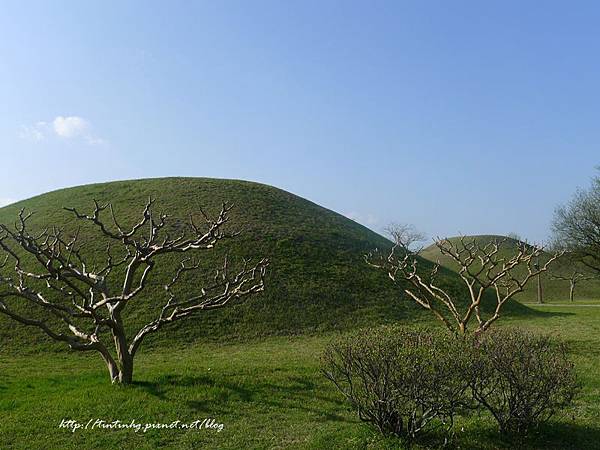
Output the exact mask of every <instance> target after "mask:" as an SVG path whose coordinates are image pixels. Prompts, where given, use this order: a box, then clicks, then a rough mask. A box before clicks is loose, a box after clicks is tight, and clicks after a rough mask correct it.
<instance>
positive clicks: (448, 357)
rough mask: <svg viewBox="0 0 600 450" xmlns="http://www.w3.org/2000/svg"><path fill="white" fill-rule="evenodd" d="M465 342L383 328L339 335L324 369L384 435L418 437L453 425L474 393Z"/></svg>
mask: <svg viewBox="0 0 600 450" xmlns="http://www.w3.org/2000/svg"><path fill="white" fill-rule="evenodd" d="M463 350H464V341H462V340H459V339H456V338H454V337H453V336H451V335H449V334H448V333H443V334H442V333H439V332H434V331H424V330H420V331H414V330H405V329H402V328H399V327H394V326H391V327H382V328H377V329H370V330H361V331H358V332H355V333H354V334H351V335H347V336H344V337H340V338H338V339H337V340H336V341H334V342H333V343H331V344H330V345H329V346H328V348H327V349H326V350H325V352H324V354H323V356H322V371H323V373H324V375H325V376H326V377H327V378H328V379H329V380H331V381H332V382H333V383H334V384H335V386H336V387H337V388H338V389H339V390H340V391H341V393H342V394H343V395H344V396H345V397H346V399H347V400H348V401H349V402H350V404H351V405H352V407H353V408H354V409H356V410H357V412H358V415H359V417H360V419H361V420H363V421H366V422H369V423H371V424H373V425H374V426H376V427H377V429H378V430H379V431H381V432H382V433H384V434H393V435H396V436H400V437H404V438H408V439H413V438H415V437H416V436H417V435H418V434H419V433H422V432H423V431H424V430H427V429H433V428H436V427H440V426H441V427H443V428H444V429H446V430H449V429H450V427H451V426H452V424H453V419H454V416H455V415H456V413H457V411H458V409H459V408H460V407H461V406H462V405H464V404H465V403H466V402H467V401H468V400H469V396H468V394H467V390H468V388H469V385H470V383H469V381H470V380H469V378H468V375H469V374H470V373H472V372H470V371H469V369H470V362H469V361H468V358H469V356H468V352H464V351H463Z"/></svg>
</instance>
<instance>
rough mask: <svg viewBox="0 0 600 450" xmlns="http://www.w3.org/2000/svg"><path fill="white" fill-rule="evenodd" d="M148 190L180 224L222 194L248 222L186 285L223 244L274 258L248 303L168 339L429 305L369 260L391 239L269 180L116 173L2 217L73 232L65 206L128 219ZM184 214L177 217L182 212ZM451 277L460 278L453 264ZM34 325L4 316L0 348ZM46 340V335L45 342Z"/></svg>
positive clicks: (381, 318) (334, 323)
mask: <svg viewBox="0 0 600 450" xmlns="http://www.w3.org/2000/svg"><path fill="white" fill-rule="evenodd" d="M149 196H152V197H153V198H155V199H156V202H157V203H156V210H157V211H158V212H160V211H162V212H165V213H168V214H169V215H170V216H171V217H172V218H173V221H174V226H175V227H177V226H182V224H183V221H185V220H187V219H186V218H187V217H188V216H189V214H190V213H193V212H197V211H199V209H200V208H203V209H204V210H205V211H207V212H208V213H209V214H216V213H217V212H218V210H219V208H220V206H221V203H222V202H223V201H229V202H233V203H234V204H235V205H236V206H235V208H234V210H233V211H232V212H231V221H230V223H231V226H232V227H233V228H234V229H241V230H243V232H242V234H241V235H240V236H238V237H236V238H235V239H234V240H229V241H222V242H221V243H220V245H218V246H217V248H216V249H214V250H211V251H205V252H200V253H197V255H198V256H199V257H200V258H201V259H202V261H203V264H204V266H203V267H204V268H205V269H206V272H205V273H204V274H200V275H198V277H196V278H193V279H190V280H188V281H187V282H186V284H185V285H183V286H182V289H183V290H184V291H186V293H190V294H191V293H194V292H198V291H199V290H200V288H201V287H202V285H203V284H204V283H205V282H206V280H207V279H208V276H209V273H208V271H209V270H210V269H211V268H214V267H217V265H218V264H219V263H221V261H222V258H223V256H224V254H225V252H228V253H229V254H230V255H231V260H232V261H236V260H237V261H239V260H240V259H241V258H242V257H250V258H255V259H257V258H260V257H268V258H269V259H270V260H271V265H270V268H269V273H268V277H267V288H266V292H265V293H264V294H261V295H260V296H259V297H255V298H253V299H251V300H249V301H248V302H246V303H243V304H239V305H234V306H232V307H227V308H224V309H220V310H213V311H210V312H204V313H201V314H200V315H199V316H198V317H197V319H195V320H184V321H181V322H177V323H175V324H173V325H171V326H170V329H165V330H163V331H161V332H160V333H157V334H156V335H154V336H153V337H152V338H151V339H149V340H148V341H147V342H146V343H145V346H147V345H149V344H153V345H158V346H163V345H166V344H169V345H171V344H172V342H173V340H176V342H183V343H189V342H193V341H194V340H196V339H200V338H201V339H206V338H210V339H213V340H224V339H237V338H244V339H245V338H248V337H252V336H259V335H269V334H295V333H306V332H319V331H323V330H333V329H348V328H352V327H356V326H368V325H374V324H380V323H390V322H396V321H398V320H404V319H410V320H415V319H418V318H420V317H424V316H426V314H425V313H424V312H423V311H422V310H421V309H420V308H419V307H417V306H416V305H414V304H413V303H412V302H411V301H409V300H407V299H404V298H402V296H401V294H400V290H399V289H398V288H397V287H395V286H393V285H392V283H391V282H390V281H389V279H388V278H387V277H386V276H385V274H384V273H382V272H380V271H377V270H374V269H372V268H370V267H368V266H367V265H366V264H365V262H364V260H363V255H364V253H365V252H367V251H369V250H372V249H373V248H376V247H377V248H382V249H383V248H389V246H390V245H391V244H390V242H389V241H388V240H386V239H385V238H383V237H382V236H380V235H378V234H376V233H374V232H373V231H371V230H369V229H367V228H365V227H363V226H362V225H359V224H357V223H356V222H353V221H351V220H349V219H347V218H346V217H344V216H342V215H340V214H337V213H335V212H333V211H330V210H328V209H325V208H323V207H320V206H318V205H316V204H314V203H312V202H310V201H307V200H305V199H303V198H300V197H298V196H296V195H293V194H290V193H288V192H285V191H282V190H280V189H277V188H274V187H271V186H266V185H263V184H258V183H252V182H246V181H236V180H220V179H208V178H161V179H145V180H134V181H119V182H111V183H103V184H93V185H87V186H80V187H74V188H69V189H62V190H58V191H54V192H50V193H47V194H43V195H40V196H37V197H34V198H31V199H29V200H25V201H22V202H19V203H17V204H14V205H10V206H7V207H4V208H1V209H0V223H6V224H10V223H12V222H14V220H15V217H16V215H17V213H18V211H19V209H20V208H25V209H26V210H28V211H34V212H35V214H34V215H33V216H32V219H31V227H32V228H33V229H41V228H43V227H46V226H52V225H55V226H59V227H63V228H64V229H65V232H69V231H70V232H74V231H75V229H76V228H77V227H78V226H79V225H80V224H79V222H77V221H75V220H73V216H72V215H71V214H70V213H69V212H67V211H65V210H63V207H65V206H69V207H75V208H77V209H78V210H79V211H83V212H86V213H87V212H91V210H92V209H93V200H94V199H96V200H98V201H99V202H101V203H102V202H108V201H110V202H112V204H113V206H114V208H115V213H116V216H117V217H118V218H119V220H120V222H121V223H122V225H132V224H134V223H135V222H136V221H137V220H139V217H140V214H141V211H142V209H143V206H144V203H145V201H146V200H147V199H148V197H149ZM176 218H179V219H181V220H180V221H176V220H175V219H176ZM79 235H80V237H81V241H83V242H85V252H86V253H87V255H89V257H90V259H91V260H92V261H94V260H95V261H98V262H99V261H100V259H99V258H100V257H103V255H104V253H103V251H104V248H105V246H106V242H105V241H104V240H103V239H99V238H98V237H99V236H98V233H97V232H96V230H94V229H93V228H92V227H90V226H87V225H85V224H84V226H83V227H82V228H81V230H80V231H79ZM178 261H179V258H172V259H165V260H164V261H162V262H161V263H160V264H158V265H157V267H156V269H155V271H154V272H153V277H152V278H151V280H150V283H149V285H148V287H147V289H146V291H145V293H144V295H143V296H141V297H137V298H136V300H135V302H137V305H135V304H130V305H129V306H128V309H127V310H126V312H125V319H126V322H125V323H126V324H128V325H129V326H130V329H129V330H128V331H129V333H133V332H134V331H136V330H137V329H139V327H140V326H141V325H143V324H144V323H147V322H148V321H149V320H151V319H153V318H155V317H157V315H158V312H159V308H160V306H162V304H164V301H165V297H164V295H165V293H164V289H163V288H162V287H163V286H164V284H165V283H166V282H167V281H168V280H169V279H170V277H172V276H173V274H174V272H175V270H176V267H177V263H178ZM446 279H447V283H449V284H455V285H456V286H457V289H458V288H459V287H458V286H459V283H458V281H457V278H456V276H455V275H454V274H452V273H450V272H448V274H446ZM47 342H48V340H47V339H46V338H45V336H44V335H43V334H42V333H41V332H40V331H38V330H37V329H35V328H25V327H23V326H22V325H19V324H16V323H14V322H12V321H10V320H8V319H7V318H5V317H4V316H0V348H11V347H12V348H16V347H19V348H27V347H30V346H31V345H32V343H33V344H36V343H37V344H40V343H47ZM44 345H46V344H44Z"/></svg>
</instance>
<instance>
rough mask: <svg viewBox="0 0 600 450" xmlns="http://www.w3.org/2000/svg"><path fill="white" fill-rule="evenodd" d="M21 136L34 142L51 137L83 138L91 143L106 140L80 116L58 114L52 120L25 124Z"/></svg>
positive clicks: (100, 142)
mask: <svg viewBox="0 0 600 450" xmlns="http://www.w3.org/2000/svg"><path fill="white" fill-rule="evenodd" d="M19 136H20V137H21V138H23V139H27V140H30V141H34V142H40V141H43V140H45V139H46V138H49V137H58V138H60V139H66V140H76V139H79V140H83V141H84V142H86V143H88V144H90V145H98V144H104V143H105V142H106V141H105V140H104V139H102V138H100V137H98V136H96V135H95V134H93V132H92V125H91V123H90V122H89V121H88V120H87V119H84V118H83V117H79V116H56V117H55V118H54V119H53V120H52V121H51V122H44V121H40V122H37V123H36V124H35V125H23V126H22V127H21V132H20V133H19Z"/></svg>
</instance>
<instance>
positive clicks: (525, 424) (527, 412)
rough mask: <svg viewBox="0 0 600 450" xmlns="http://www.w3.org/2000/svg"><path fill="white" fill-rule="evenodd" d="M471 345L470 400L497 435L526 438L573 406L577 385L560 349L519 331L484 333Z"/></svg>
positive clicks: (548, 340) (500, 330)
mask: <svg viewBox="0 0 600 450" xmlns="http://www.w3.org/2000/svg"><path fill="white" fill-rule="evenodd" d="M473 343H474V345H473V347H472V350H474V351H473V352H472V355H473V356H472V357H471V358H470V359H471V360H472V363H471V370H472V375H471V376H470V379H471V391H472V395H473V398H474V399H475V400H476V401H477V402H478V403H479V404H480V405H481V406H482V407H484V408H485V409H487V410H488V411H489V412H490V413H491V414H492V415H493V416H494V418H495V419H496V421H497V422H498V425H499V428H500V432H501V433H503V434H504V433H506V434H516V435H521V436H523V435H526V434H527V433H528V432H529V431H530V430H531V429H532V428H533V427H536V426H538V425H540V424H541V423H543V422H545V421H547V420H548V419H550V418H551V417H552V416H553V415H555V414H556V413H557V412H559V411H560V410H562V409H564V408H566V407H568V406H569V405H570V404H571V403H572V401H573V397H574V395H575V393H576V391H577V380H576V374H575V369H574V366H573V363H572V362H571V361H570V360H569V358H568V356H567V349H566V347H565V345H564V344H561V343H558V342H554V341H553V340H552V339H551V338H550V337H548V336H541V335H536V334H534V333H531V332H528V331H524V330H519V329H497V330H489V331H487V332H485V333H483V334H482V335H480V336H477V337H475V338H473Z"/></svg>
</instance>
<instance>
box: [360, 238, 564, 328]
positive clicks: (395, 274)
mask: <svg viewBox="0 0 600 450" xmlns="http://www.w3.org/2000/svg"><path fill="white" fill-rule="evenodd" d="M505 243H506V239H495V240H493V241H490V242H488V243H486V244H480V243H479V242H478V241H477V240H476V239H469V238H466V237H464V236H461V237H460V238H458V239H456V240H451V239H439V238H438V239H437V240H436V241H435V245H436V246H437V247H438V249H439V250H440V252H441V253H442V255H445V256H447V257H449V258H450V259H451V260H452V261H454V262H455V263H456V264H457V265H458V270H457V273H458V276H459V277H460V279H461V280H462V281H463V282H464V284H465V285H466V287H467V290H468V293H469V301H468V302H467V304H466V305H464V306H463V305H461V302H460V300H461V299H460V298H457V297H458V296H457V295H456V294H454V293H453V292H452V291H451V290H450V289H447V288H446V289H445V288H444V287H442V284H441V283H439V282H438V273H439V271H440V263H439V262H438V263H437V264H434V265H433V268H432V269H431V270H430V271H428V273H425V274H423V273H422V272H420V271H419V270H418V269H420V266H421V265H423V260H421V259H420V258H419V257H418V256H416V255H415V254H412V253H410V252H402V250H400V251H398V250H399V246H398V245H396V246H394V247H393V248H392V250H391V251H390V253H389V255H388V256H387V257H385V256H382V255H379V254H377V252H375V253H370V254H368V255H366V261H367V263H368V264H369V265H371V266H373V267H376V268H378V269H382V270H385V271H386V272H387V273H388V276H389V277H390V279H391V280H392V281H394V282H398V283H400V284H401V286H402V288H403V290H404V292H405V293H406V294H407V295H408V296H409V297H410V298H411V299H412V300H414V301H415V302H416V303H417V304H419V305H421V306H422V307H423V308H425V309H427V310H429V311H431V312H432V313H433V314H434V316H435V317H436V318H437V319H439V320H440V321H442V322H443V323H444V325H445V326H446V327H447V328H448V329H449V330H450V331H452V332H455V333H458V334H464V333H466V332H467V328H468V325H469V322H470V321H471V319H472V318H473V317H475V319H476V321H477V327H476V329H475V330H474V331H475V332H481V331H485V330H486V329H488V328H489V327H490V325H491V324H492V323H493V322H495V321H496V320H497V319H498V318H499V317H500V312H501V309H502V307H503V306H504V305H505V304H506V302H507V301H508V300H510V299H511V298H512V297H513V296H514V295H515V294H517V293H518V292H521V291H523V289H524V288H525V285H526V284H527V282H528V281H529V280H530V279H531V278H533V277H535V276H536V275H538V274H540V273H541V272H545V271H546V270H548V267H549V266H550V264H551V263H552V262H554V261H555V260H556V259H557V258H558V257H559V256H560V253H555V254H553V255H551V256H550V257H549V258H548V259H547V260H546V261H545V262H544V263H543V264H540V265H539V266H537V267H536V266H535V263H536V261H537V258H538V256H539V255H540V254H541V253H542V252H543V247H541V246H531V245H528V244H525V243H523V242H518V243H517V245H516V248H515V249H514V251H512V252H506V251H502V250H503V249H502V246H503V244H505ZM488 290H491V291H492V292H493V293H494V294H495V295H494V296H495V307H494V309H493V312H492V313H491V315H489V317H487V318H486V317H484V314H483V310H482V301H483V300H484V297H485V295H484V294H485V293H486V291H488ZM461 308H462V309H463V310H462V311H461V310H460V309H461Z"/></svg>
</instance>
